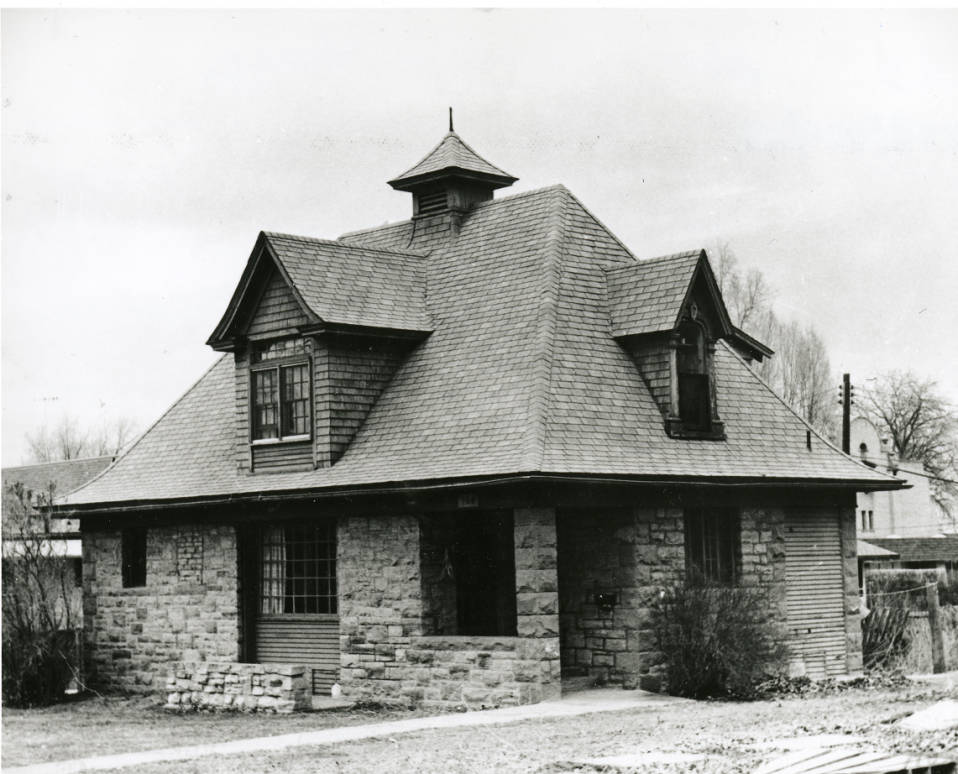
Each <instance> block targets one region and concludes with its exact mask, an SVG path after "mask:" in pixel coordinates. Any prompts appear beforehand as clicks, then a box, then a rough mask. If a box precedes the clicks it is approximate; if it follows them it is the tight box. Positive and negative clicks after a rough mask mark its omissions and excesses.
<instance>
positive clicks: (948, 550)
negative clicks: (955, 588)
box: [866, 535, 958, 583]
mask: <svg viewBox="0 0 958 774" xmlns="http://www.w3.org/2000/svg"><path fill="white" fill-rule="evenodd" d="M873 542H874V544H875V545H876V546H878V547H879V548H882V549H884V550H886V551H889V552H892V553H894V554H895V556H889V557H873V559H872V560H871V561H869V562H868V564H867V565H866V567H876V568H880V569H883V570H887V569H890V568H895V567H901V568H904V569H909V570H937V571H938V574H939V575H941V576H943V577H944V578H947V579H948V581H949V582H951V583H954V582H956V581H958V535H938V536H936V537H886V538H873Z"/></svg>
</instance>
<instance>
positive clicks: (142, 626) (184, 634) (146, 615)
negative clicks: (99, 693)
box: [83, 526, 239, 693]
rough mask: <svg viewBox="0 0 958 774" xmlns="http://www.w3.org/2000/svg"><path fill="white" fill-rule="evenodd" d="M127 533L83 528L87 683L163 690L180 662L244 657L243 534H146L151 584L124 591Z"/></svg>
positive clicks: (166, 530) (228, 530)
mask: <svg viewBox="0 0 958 774" xmlns="http://www.w3.org/2000/svg"><path fill="white" fill-rule="evenodd" d="M120 536H121V532H120V531H119V530H96V531H93V530H84V532H83V585H84V639H85V643H86V649H85V650H86V653H85V655H86V659H87V670H88V679H89V680H90V681H91V683H92V684H93V685H97V686H101V687H103V688H106V689H109V690H120V691H134V692H139V693H150V692H159V691H161V690H162V689H163V685H164V682H163V681H164V680H165V678H166V676H167V673H168V671H169V665H170V664H172V663H174V662H179V661H185V660H189V661H197V660H207V661H235V660H236V659H238V657H239V652H238V651H239V629H238V609H237V603H238V591H239V589H238V579H237V558H236V531H235V529H234V528H233V527H225V526H208V527H203V526H179V527H156V528H150V529H149V530H148V532H147V558H146V585H145V586H143V587H139V588H123V584H122V579H121V561H122V560H121V550H120V543H121V538H120Z"/></svg>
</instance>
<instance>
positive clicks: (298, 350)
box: [250, 339, 312, 443]
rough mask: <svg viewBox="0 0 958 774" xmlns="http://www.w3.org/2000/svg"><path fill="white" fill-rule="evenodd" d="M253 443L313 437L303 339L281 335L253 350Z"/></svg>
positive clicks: (251, 357)
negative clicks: (281, 336) (281, 337)
mask: <svg viewBox="0 0 958 774" xmlns="http://www.w3.org/2000/svg"><path fill="white" fill-rule="evenodd" d="M250 363H251V366H250V371H251V373H250V379H251V383H250V394H251V398H252V400H251V405H250V408H251V420H252V421H251V423H250V427H251V440H252V441H253V443H269V442H278V441H308V440H309V438H310V424H311V422H310V420H311V416H312V412H311V411H310V393H311V390H310V378H309V371H310V369H309V356H308V355H307V353H306V345H305V342H304V341H303V340H302V339H280V340H277V341H272V342H269V343H268V344H265V345H260V346H257V347H254V349H253V351H252V352H251V353H250Z"/></svg>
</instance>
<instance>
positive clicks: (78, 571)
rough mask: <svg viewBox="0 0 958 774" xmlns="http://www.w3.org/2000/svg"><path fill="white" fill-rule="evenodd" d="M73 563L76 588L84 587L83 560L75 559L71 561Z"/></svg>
mask: <svg viewBox="0 0 958 774" xmlns="http://www.w3.org/2000/svg"><path fill="white" fill-rule="evenodd" d="M70 564H72V565H73V585H74V586H75V587H76V588H78V589H79V588H83V560H82V559H74V560H73V561H71V562H70Z"/></svg>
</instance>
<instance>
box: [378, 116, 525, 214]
mask: <svg viewBox="0 0 958 774" xmlns="http://www.w3.org/2000/svg"><path fill="white" fill-rule="evenodd" d="M516 180H518V178H516V177H513V176H512V175H510V174H509V173H508V172H505V171H503V170H502V169H499V167H497V166H495V165H494V164H490V163H489V162H488V161H486V160H485V159H484V158H482V156H480V155H479V154H478V153H476V152H475V151H474V150H473V149H472V148H470V147H469V146H468V145H467V144H466V143H465V142H464V141H463V139H462V138H461V137H460V136H459V135H458V134H456V132H455V131H454V129H453V125H452V108H450V109H449V131H448V133H447V134H446V136H445V137H443V138H442V141H441V142H440V143H439V144H438V145H437V146H436V147H435V148H433V149H432V150H431V151H430V152H429V153H428V154H427V155H426V157H425V158H424V159H423V160H422V161H420V162H419V163H418V164H416V165H415V166H414V167H412V168H411V169H408V170H406V171H405V172H403V173H402V174H401V175H399V177H397V178H395V179H393V180H390V181H389V185H391V186H392V187H393V188H395V189H396V190H397V191H409V192H410V193H411V194H412V201H413V205H412V207H413V210H412V213H413V217H425V216H428V215H435V214H438V213H446V212H452V213H459V214H461V213H464V212H466V211H467V210H468V209H469V208H470V207H471V206H472V205H473V204H476V203H477V202H485V201H489V200H490V199H492V192H493V191H495V190H496V189H497V188H505V187H507V186H510V185H512V184H513V183H514V182H516Z"/></svg>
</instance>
